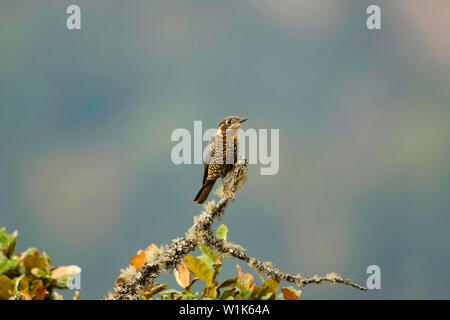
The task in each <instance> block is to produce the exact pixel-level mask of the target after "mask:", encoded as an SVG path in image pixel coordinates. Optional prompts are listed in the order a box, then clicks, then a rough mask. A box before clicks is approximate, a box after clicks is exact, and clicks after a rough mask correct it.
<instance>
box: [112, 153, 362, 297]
mask: <svg viewBox="0 0 450 320" xmlns="http://www.w3.org/2000/svg"><path fill="white" fill-rule="evenodd" d="M246 177H247V165H246V161H245V160H244V159H239V160H238V162H237V163H236V164H235V165H234V168H233V170H232V171H231V173H230V174H229V175H228V177H227V178H225V179H224V181H223V184H221V185H220V186H219V187H218V188H217V190H216V195H217V196H218V197H219V201H218V202H217V203H216V201H215V200H211V201H209V202H208V203H207V204H206V205H205V206H204V210H203V211H202V212H201V214H200V215H199V216H196V217H195V218H194V224H193V225H192V227H191V228H190V229H189V230H188V231H187V233H186V235H185V236H184V237H179V238H176V239H173V240H172V242H171V244H168V245H163V246H161V247H160V248H158V247H157V246H155V245H152V246H149V247H148V248H147V249H146V250H145V251H139V252H138V255H137V256H136V257H133V258H132V261H131V262H132V263H131V265H130V266H128V267H127V268H126V269H125V270H122V273H121V275H120V276H119V278H118V279H117V281H116V285H115V292H114V293H113V294H110V295H109V296H108V297H107V299H112V300H137V299H141V298H142V297H143V296H145V294H146V293H148V292H149V291H151V290H153V291H155V290H163V289H161V288H162V287H161V286H157V287H154V282H155V279H156V278H157V277H158V276H159V275H160V274H161V273H162V272H165V271H167V270H171V269H176V268H177V266H178V265H179V264H180V262H182V260H183V258H184V256H185V255H187V254H189V253H191V252H193V251H194V250H195V249H196V248H197V247H202V246H203V247H207V248H209V250H211V251H212V252H214V253H215V254H216V255H217V256H219V257H220V258H222V257H234V258H237V259H239V260H242V261H244V262H246V263H247V264H248V265H249V266H250V267H252V268H253V269H254V270H255V272H257V273H259V274H264V275H265V276H266V277H267V278H268V279H273V280H275V281H278V282H279V281H287V282H290V283H293V284H295V285H297V286H299V287H304V286H306V285H308V284H320V283H322V282H329V283H339V284H343V285H348V286H351V287H354V288H357V289H360V290H366V288H364V287H362V286H360V285H358V284H355V283H353V282H352V281H351V280H350V279H344V278H342V277H341V276H340V275H338V274H336V273H334V272H333V273H329V274H327V275H325V276H323V277H319V276H316V275H315V276H313V277H309V278H308V277H306V278H304V277H302V276H300V275H299V274H298V275H295V276H294V275H291V274H288V273H285V272H282V271H280V270H279V269H277V268H275V267H273V266H272V264H271V263H270V262H261V261H260V260H258V259H256V258H252V257H249V256H248V255H247V254H245V253H244V252H243V249H242V247H241V246H239V245H235V244H232V243H229V242H227V241H226V240H224V239H219V238H218V237H217V236H216V235H214V234H213V232H212V226H213V223H214V221H215V220H216V219H218V220H220V219H221V218H222V217H223V215H224V213H225V209H226V208H227V206H228V205H229V204H230V203H231V202H232V201H234V199H235V196H236V193H237V192H239V191H240V190H241V189H242V187H243V185H244V183H245V181H246ZM152 288H153V289H152ZM155 288H156V289H155Z"/></svg>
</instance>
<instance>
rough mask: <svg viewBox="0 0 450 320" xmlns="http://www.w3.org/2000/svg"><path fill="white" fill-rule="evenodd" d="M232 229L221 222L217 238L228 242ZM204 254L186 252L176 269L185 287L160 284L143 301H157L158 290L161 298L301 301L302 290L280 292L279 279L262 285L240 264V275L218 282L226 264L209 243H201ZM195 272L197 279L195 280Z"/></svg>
mask: <svg viewBox="0 0 450 320" xmlns="http://www.w3.org/2000/svg"><path fill="white" fill-rule="evenodd" d="M227 232H228V228H227V227H226V226H225V225H221V226H220V227H219V228H218V229H217V237H218V238H219V239H222V240H224V241H226V239H227ZM199 250H200V252H201V255H200V256H199V257H193V256H191V255H185V256H184V261H182V262H181V263H180V264H179V265H178V266H177V268H176V269H175V270H174V276H175V279H176V280H177V283H178V284H179V285H180V286H181V287H182V288H183V290H175V289H168V290H166V289H167V286H166V285H161V284H159V285H156V286H154V287H153V288H151V289H150V290H147V291H146V292H145V294H144V296H143V297H142V298H141V299H143V300H152V299H153V300H156V299H159V298H157V297H156V294H157V293H158V294H159V296H160V299H161V300H275V299H279V300H298V299H300V294H301V291H300V290H297V289H295V288H294V287H292V286H289V287H282V288H281V293H279V294H277V293H278V289H279V282H278V281H276V280H272V279H266V280H264V281H263V283H262V284H261V285H257V284H256V283H255V282H254V277H253V275H252V274H250V273H248V272H245V273H244V272H242V269H241V267H240V266H239V265H236V269H237V276H236V277H234V278H230V279H226V280H224V281H222V282H220V283H219V282H218V281H216V279H217V278H218V276H219V273H220V270H221V266H222V260H223V257H222V256H216V255H215V254H214V252H213V251H212V250H211V249H209V248H208V247H206V246H199ZM191 274H192V276H193V278H192V279H191ZM199 280H200V281H201V282H202V283H204V285H205V286H204V288H203V289H202V290H201V292H192V291H191V288H192V286H193V284H194V283H196V282H197V281H199Z"/></svg>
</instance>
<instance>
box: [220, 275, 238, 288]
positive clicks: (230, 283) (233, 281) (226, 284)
mask: <svg viewBox="0 0 450 320" xmlns="http://www.w3.org/2000/svg"><path fill="white" fill-rule="evenodd" d="M236 281H237V277H235V278H231V279H226V280H224V281H223V282H222V283H221V284H220V285H219V286H218V287H217V289H222V288H225V287H231V286H234V285H235V284H236Z"/></svg>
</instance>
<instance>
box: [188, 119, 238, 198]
mask: <svg viewBox="0 0 450 320" xmlns="http://www.w3.org/2000/svg"><path fill="white" fill-rule="evenodd" d="M246 120H247V118H239V117H235V116H231V117H226V118H225V119H223V120H221V121H220V122H219V125H218V127H217V131H216V133H215V135H214V136H213V137H212V138H211V140H210V141H209V144H208V149H207V153H206V159H205V164H204V166H203V185H202V187H201V188H200V190H199V191H198V192H197V194H196V195H195V197H194V202H197V203H198V204H202V203H203V202H205V200H206V199H207V198H208V195H209V193H210V192H211V190H212V188H213V187H214V183H215V182H216V180H217V179H218V178H225V176H226V175H227V174H228V172H230V171H231V169H232V168H233V165H234V164H235V163H236V161H237V158H238V141H237V136H236V133H237V130H238V129H239V128H240V127H241V124H242V123H243V122H244V121H246Z"/></svg>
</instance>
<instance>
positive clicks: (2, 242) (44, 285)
mask: <svg viewBox="0 0 450 320" xmlns="http://www.w3.org/2000/svg"><path fill="white" fill-rule="evenodd" d="M17 235H18V233H17V231H15V232H13V233H12V234H8V233H7V232H6V229H5V228H1V229H0V300H8V299H10V298H20V299H26V300H43V299H55V298H58V296H57V295H53V294H52V293H53V290H54V289H68V285H69V281H70V276H71V275H72V274H74V273H78V272H81V269H80V268H79V267H77V266H68V267H66V266H62V267H52V266H51V260H50V257H49V256H48V255H47V254H46V253H45V252H43V253H42V254H40V253H39V250H38V249H36V248H28V249H27V250H25V251H24V252H22V253H18V254H16V255H15V254H14V252H15V249H16V239H17Z"/></svg>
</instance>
